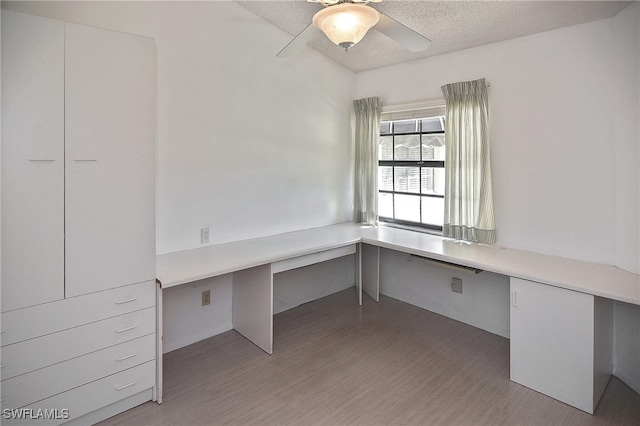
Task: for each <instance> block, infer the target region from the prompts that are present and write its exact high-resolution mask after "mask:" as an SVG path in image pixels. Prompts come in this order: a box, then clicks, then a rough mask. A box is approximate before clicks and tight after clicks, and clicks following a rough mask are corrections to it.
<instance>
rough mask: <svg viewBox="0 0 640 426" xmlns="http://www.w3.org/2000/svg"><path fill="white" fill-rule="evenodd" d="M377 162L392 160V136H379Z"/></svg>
mask: <svg viewBox="0 0 640 426" xmlns="http://www.w3.org/2000/svg"><path fill="white" fill-rule="evenodd" d="M379 144H380V145H379V149H378V159H379V160H393V136H380V142H379Z"/></svg>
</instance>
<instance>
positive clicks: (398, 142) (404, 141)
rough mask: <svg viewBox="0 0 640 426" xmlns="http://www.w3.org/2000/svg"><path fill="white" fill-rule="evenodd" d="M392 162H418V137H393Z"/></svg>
mask: <svg viewBox="0 0 640 426" xmlns="http://www.w3.org/2000/svg"><path fill="white" fill-rule="evenodd" d="M393 155H394V158H393V159H394V160H413V161H420V135H399V136H394V137H393Z"/></svg>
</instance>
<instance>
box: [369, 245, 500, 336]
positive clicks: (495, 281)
mask: <svg viewBox="0 0 640 426" xmlns="http://www.w3.org/2000/svg"><path fill="white" fill-rule="evenodd" d="M380 259H381V260H382V261H381V264H380V292H381V293H382V294H385V295H387V296H390V297H393V298H394V299H398V300H402V301H404V302H407V303H411V304H413V305H416V306H419V307H421V308H424V309H427V310H429V311H431V312H435V313H437V314H440V315H444V316H446V317H449V318H454V319H456V320H458V321H460V322H464V323H465V324H469V325H472V326H474V327H478V328H481V329H483V330H486V331H489V332H491V333H494V334H497V335H500V336H503V337H507V338H508V337H509V331H510V327H509V306H510V303H509V277H508V276H505V275H498V274H494V273H492V272H480V273H479V274H476V273H474V272H473V271H468V270H464V269H460V268H454V267H451V266H445V265H442V264H438V263H436V262H432V261H429V260H426V259H423V258H420V257H416V256H412V255H410V254H406V253H401V252H397V251H395V250H386V249H381V250H380ZM452 278H459V279H461V280H462V293H454V292H452V291H451V279H452Z"/></svg>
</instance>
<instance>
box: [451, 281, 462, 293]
mask: <svg viewBox="0 0 640 426" xmlns="http://www.w3.org/2000/svg"><path fill="white" fill-rule="evenodd" d="M451 291H453V292H454V293H462V280H461V279H460V278H451Z"/></svg>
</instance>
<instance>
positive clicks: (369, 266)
mask: <svg viewBox="0 0 640 426" xmlns="http://www.w3.org/2000/svg"><path fill="white" fill-rule="evenodd" d="M361 251H362V263H363V265H364V267H363V268H362V289H363V290H364V292H365V293H366V294H368V295H369V296H370V297H371V298H372V299H373V300H375V301H376V302H379V301H380V247H378V246H372V245H370V244H362V250H361Z"/></svg>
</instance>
